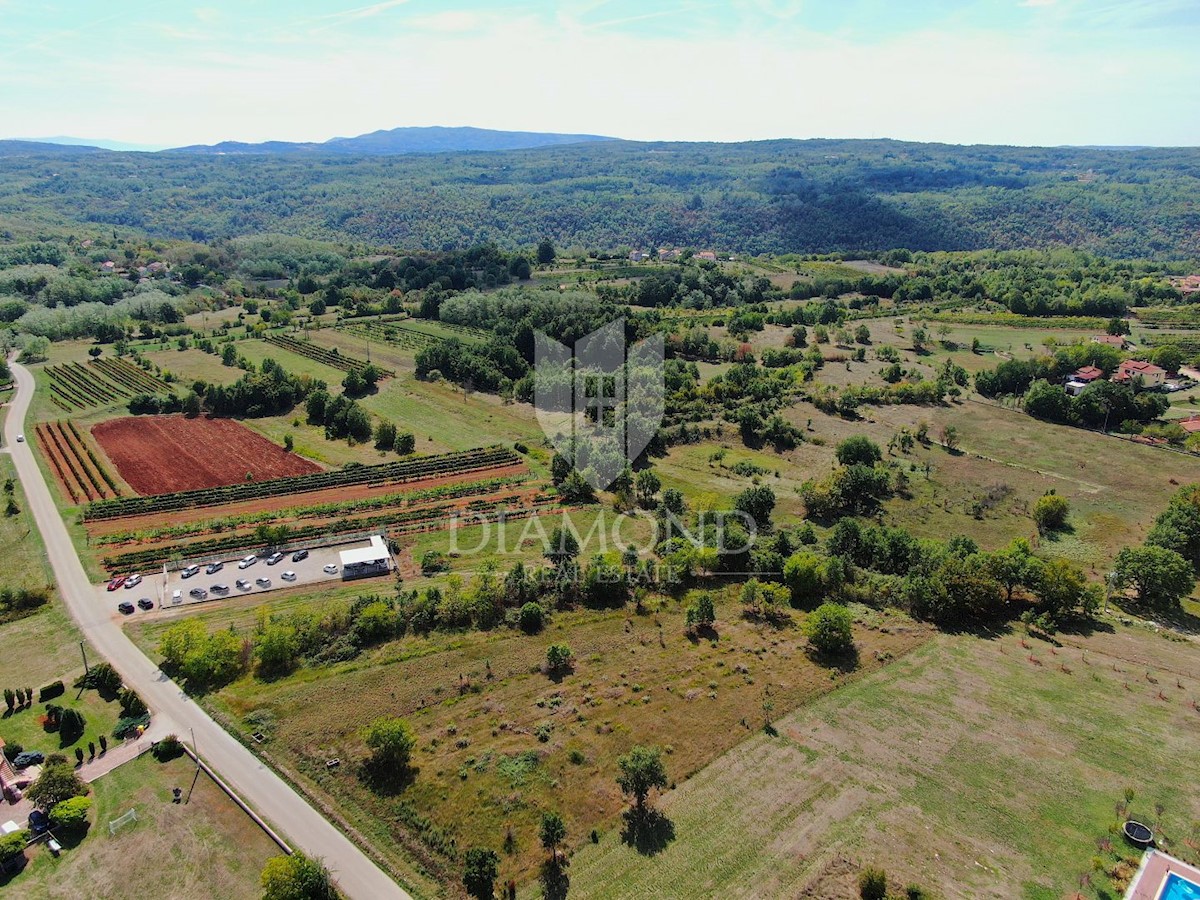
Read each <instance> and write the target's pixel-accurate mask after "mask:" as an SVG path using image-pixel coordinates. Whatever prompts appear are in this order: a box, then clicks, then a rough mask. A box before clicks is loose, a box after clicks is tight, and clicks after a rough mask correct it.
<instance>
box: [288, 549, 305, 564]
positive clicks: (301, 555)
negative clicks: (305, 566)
mask: <svg viewBox="0 0 1200 900" xmlns="http://www.w3.org/2000/svg"><path fill="white" fill-rule="evenodd" d="M302 559H308V551H307V550H297V551H296V552H295V553H293V554H292V562H300V560H302Z"/></svg>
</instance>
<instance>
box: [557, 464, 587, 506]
mask: <svg viewBox="0 0 1200 900" xmlns="http://www.w3.org/2000/svg"><path fill="white" fill-rule="evenodd" d="M558 493H559V494H560V495H561V496H562V498H563V500H564V501H565V502H567V503H591V502H592V501H593V500H595V499H596V489H595V488H594V487H592V483H591V482H590V481H588V480H587V479H586V478H584V477H583V475H581V474H580V473H579V472H578V471H577V470H575V469H572V470H571V471H570V472H568V473H567V477H566V478H564V479H563V481H562V484H560V485H559V486H558Z"/></svg>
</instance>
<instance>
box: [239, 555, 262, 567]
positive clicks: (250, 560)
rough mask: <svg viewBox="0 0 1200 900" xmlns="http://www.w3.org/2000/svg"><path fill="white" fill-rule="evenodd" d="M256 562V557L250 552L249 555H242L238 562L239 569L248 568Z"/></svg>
mask: <svg viewBox="0 0 1200 900" xmlns="http://www.w3.org/2000/svg"><path fill="white" fill-rule="evenodd" d="M256 562H258V557H257V556H255V555H254V554H253V553H251V554H250V555H249V556H243V557H242V559H241V562H239V563H238V568H239V569H248V568H250V567H251V566H252V565H254V564H255V563H256Z"/></svg>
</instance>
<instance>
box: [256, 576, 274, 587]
mask: <svg viewBox="0 0 1200 900" xmlns="http://www.w3.org/2000/svg"><path fill="white" fill-rule="evenodd" d="M254 583H255V584H257V585H258V586H259V587H261V588H269V587H270V586H271V579H270V578H255V579H254Z"/></svg>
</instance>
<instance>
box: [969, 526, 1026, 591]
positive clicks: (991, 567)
mask: <svg viewBox="0 0 1200 900" xmlns="http://www.w3.org/2000/svg"><path fill="white" fill-rule="evenodd" d="M968 555H969V554H968ZM984 564H985V566H986V567H987V570H988V573H989V574H990V575H991V576H992V577H993V578H995V579H996V581H998V582H1000V584H1001V585H1002V586H1003V587H1004V591H1005V595H1004V599H1005V601H1006V602H1008V601H1011V600H1012V596H1013V591H1015V590H1016V589H1017V588H1018V587H1020V586H1021V585H1024V584H1028V583H1029V582H1030V580H1031V579H1032V578H1033V577H1034V575H1036V571H1035V569H1034V563H1033V550H1032V549H1031V548H1030V546H1029V541H1027V540H1025V539H1024V538H1016V539H1014V540H1013V542H1012V543H1011V544H1009V545H1008V546H1007V547H1005V548H1004V549H1003V550H997V551H996V552H995V553H989V554H988V555H987V556H986V557H985V560H984Z"/></svg>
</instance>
